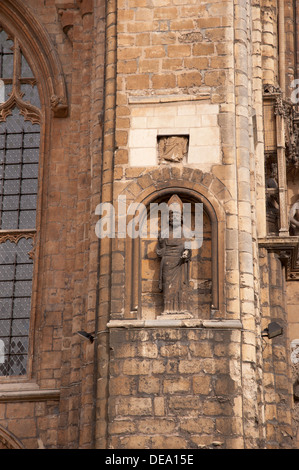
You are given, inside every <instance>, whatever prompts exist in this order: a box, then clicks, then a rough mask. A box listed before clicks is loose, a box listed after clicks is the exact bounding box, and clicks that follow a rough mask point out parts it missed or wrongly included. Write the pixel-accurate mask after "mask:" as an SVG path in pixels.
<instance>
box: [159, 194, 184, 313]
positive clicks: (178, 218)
mask: <svg viewBox="0 0 299 470" xmlns="http://www.w3.org/2000/svg"><path fill="white" fill-rule="evenodd" d="M171 204H179V205H180V207H181V208H182V201H181V199H180V198H179V197H178V196H177V195H174V196H172V197H171V198H170V200H169V201H168V205H169V206H170V205H171ZM181 225H182V211H177V212H176V211H175V210H174V211H170V214H169V233H168V235H169V236H167V237H164V236H163V235H164V234H163V230H162V231H161V233H160V234H159V240H158V247H157V255H158V256H159V257H160V258H161V265H160V277H159V288H160V290H161V291H162V292H163V298H164V312H163V314H164V315H165V314H182V313H187V312H188V286H189V265H190V259H191V249H190V248H188V244H187V243H186V242H187V240H186V239H185V238H184V237H183V233H182V236H181V237H180V238H176V235H177V234H176V233H175V231H176V229H177V228H178V227H179V226H180V227H181V228H182V226H181Z"/></svg>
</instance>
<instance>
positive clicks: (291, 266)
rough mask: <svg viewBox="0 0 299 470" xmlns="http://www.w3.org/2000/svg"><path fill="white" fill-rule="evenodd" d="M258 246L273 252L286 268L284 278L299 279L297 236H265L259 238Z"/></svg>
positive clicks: (298, 243) (289, 279)
mask: <svg viewBox="0 0 299 470" xmlns="http://www.w3.org/2000/svg"><path fill="white" fill-rule="evenodd" d="M259 247H260V248H266V249H267V251H269V252H275V253H277V254H278V255H279V259H280V261H281V263H282V264H283V266H285V269H286V280H287V281H295V280H298V279H299V265H298V262H297V260H298V248H299V238H298V237H266V238H260V239H259Z"/></svg>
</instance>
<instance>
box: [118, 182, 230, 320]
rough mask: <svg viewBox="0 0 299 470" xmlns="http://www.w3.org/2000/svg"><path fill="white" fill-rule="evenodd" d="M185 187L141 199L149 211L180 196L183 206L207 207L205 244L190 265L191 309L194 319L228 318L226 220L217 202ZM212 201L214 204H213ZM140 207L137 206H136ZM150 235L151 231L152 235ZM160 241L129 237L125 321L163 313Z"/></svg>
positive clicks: (156, 316)
mask: <svg viewBox="0 0 299 470" xmlns="http://www.w3.org/2000/svg"><path fill="white" fill-rule="evenodd" d="M204 191H205V190H204V188H203V191H202V192H199V191H196V190H194V189H191V188H186V187H182V186H174V185H172V186H171V187H166V188H163V189H160V190H158V191H153V192H152V193H151V194H149V195H148V196H147V197H145V198H144V199H142V198H139V201H138V202H139V203H141V204H143V205H144V206H145V207H146V208H147V213H148V211H149V208H150V205H151V204H152V203H161V202H167V201H168V200H169V198H170V197H171V196H172V195H173V194H177V195H178V196H179V197H180V198H181V200H182V202H183V203H188V202H189V203H191V204H192V203H201V204H202V205H203V244H202V246H201V247H200V248H198V249H197V250H196V251H192V258H191V263H190V283H189V287H190V305H191V308H192V315H193V318H201V319H210V318H221V317H223V315H224V311H225V308H224V291H223V289H224V246H225V217H224V212H223V209H222V206H221V205H220V204H219V202H218V201H217V199H216V198H213V197H209V198H208V197H207V196H208V193H207V194H203V192H204ZM211 199H212V200H213V201H212V202H211ZM136 207H137V206H136ZM148 233H149V231H148ZM157 243H158V240H157V238H156V239H155V238H152V237H137V238H135V239H133V238H130V237H127V240H126V260H127V261H126V304H125V317H127V318H128V317H130V318H136V319H148V320H151V319H156V318H158V317H159V315H161V314H162V313H163V294H162V293H161V291H160V290H159V288H158V279H159V270H160V262H161V261H160V260H159V258H158V257H157V254H156V248H157Z"/></svg>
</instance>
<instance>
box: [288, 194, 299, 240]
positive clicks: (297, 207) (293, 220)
mask: <svg viewBox="0 0 299 470" xmlns="http://www.w3.org/2000/svg"><path fill="white" fill-rule="evenodd" d="M289 222H290V235H295V236H297V235H298V236H299V201H296V202H295V204H293V205H292V207H291V210H290V214H289Z"/></svg>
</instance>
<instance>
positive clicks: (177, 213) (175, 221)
mask: <svg viewBox="0 0 299 470" xmlns="http://www.w3.org/2000/svg"><path fill="white" fill-rule="evenodd" d="M168 207H169V224H170V225H171V226H172V227H173V228H175V227H179V226H181V224H182V221H183V203H182V200H181V199H180V198H179V196H178V195H177V194H174V195H173V196H171V198H170V199H169V201H168Z"/></svg>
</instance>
